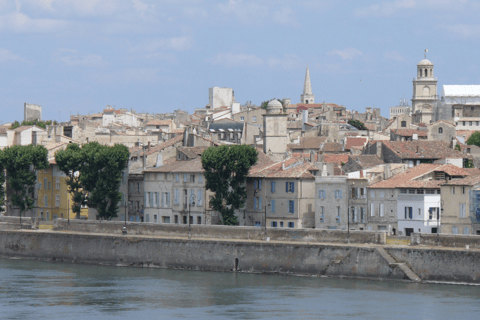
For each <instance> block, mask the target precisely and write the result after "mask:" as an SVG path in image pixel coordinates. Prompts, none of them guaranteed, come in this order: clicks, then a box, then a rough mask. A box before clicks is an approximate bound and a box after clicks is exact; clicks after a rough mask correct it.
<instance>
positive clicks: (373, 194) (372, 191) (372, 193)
mask: <svg viewBox="0 0 480 320" xmlns="http://www.w3.org/2000/svg"><path fill="white" fill-rule="evenodd" d="M370 198H372V199H375V190H371V191H370Z"/></svg>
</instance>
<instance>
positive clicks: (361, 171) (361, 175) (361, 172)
mask: <svg viewBox="0 0 480 320" xmlns="http://www.w3.org/2000/svg"><path fill="white" fill-rule="evenodd" d="M360 178H363V170H360Z"/></svg>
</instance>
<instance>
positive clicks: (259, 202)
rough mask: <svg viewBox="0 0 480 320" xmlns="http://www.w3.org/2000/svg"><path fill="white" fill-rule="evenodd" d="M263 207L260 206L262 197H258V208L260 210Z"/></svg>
mask: <svg viewBox="0 0 480 320" xmlns="http://www.w3.org/2000/svg"><path fill="white" fill-rule="evenodd" d="M262 208H263V206H262V197H260V198H258V210H261V209H262Z"/></svg>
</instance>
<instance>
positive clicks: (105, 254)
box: [0, 230, 480, 283]
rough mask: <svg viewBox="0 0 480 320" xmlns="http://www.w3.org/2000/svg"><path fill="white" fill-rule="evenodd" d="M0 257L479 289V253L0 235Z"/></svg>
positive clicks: (64, 233) (365, 246)
mask: <svg viewBox="0 0 480 320" xmlns="http://www.w3.org/2000/svg"><path fill="white" fill-rule="evenodd" d="M0 255H1V256H3V257H18V258H34V259H41V260H56V261H64V262H73V263H90V264H101V265H121V266H137V267H159V268H170V269H186V270H208V271H226V272H228V271H238V272H254V273H276V274H295V275H313V276H320V275H324V276H330V277H352V278H368V279H379V280H410V281H444V282H466V283H480V270H479V266H480V250H458V249H455V250H454V249H448V248H443V249H438V248H419V247H393V246H385V245H375V244H350V245H348V244H326V243H300V242H291V241H270V242H266V241H263V240H225V239H186V238H174V237H171V238H165V237H158V236H145V235H144V236H139V235H128V236H121V235H112V234H93V233H80V232H72V231H41V230H3V231H0Z"/></svg>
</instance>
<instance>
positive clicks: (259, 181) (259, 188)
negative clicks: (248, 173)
mask: <svg viewBox="0 0 480 320" xmlns="http://www.w3.org/2000/svg"><path fill="white" fill-rule="evenodd" d="M258 190H262V180H258Z"/></svg>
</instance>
